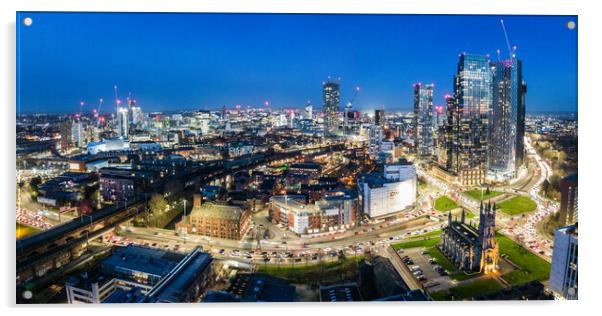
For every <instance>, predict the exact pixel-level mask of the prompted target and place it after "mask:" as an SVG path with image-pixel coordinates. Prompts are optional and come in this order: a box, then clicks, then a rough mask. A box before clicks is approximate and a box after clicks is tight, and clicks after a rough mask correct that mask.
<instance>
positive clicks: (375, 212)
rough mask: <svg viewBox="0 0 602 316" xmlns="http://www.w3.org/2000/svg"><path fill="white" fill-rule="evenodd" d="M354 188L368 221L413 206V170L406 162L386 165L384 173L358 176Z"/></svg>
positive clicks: (414, 183) (414, 184)
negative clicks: (356, 189)
mask: <svg viewBox="0 0 602 316" xmlns="http://www.w3.org/2000/svg"><path fill="white" fill-rule="evenodd" d="M357 185H358V191H359V198H360V205H361V206H362V209H363V214H364V215H367V216H369V217H371V218H374V217H380V216H386V215H390V214H393V213H397V212H400V211H403V210H405V209H409V208H411V207H412V206H414V205H415V204H416V167H415V166H414V165H412V164H410V163H407V162H405V161H404V162H400V163H397V164H392V165H385V167H384V172H383V173H370V174H361V175H360V176H359V178H358V180H357Z"/></svg>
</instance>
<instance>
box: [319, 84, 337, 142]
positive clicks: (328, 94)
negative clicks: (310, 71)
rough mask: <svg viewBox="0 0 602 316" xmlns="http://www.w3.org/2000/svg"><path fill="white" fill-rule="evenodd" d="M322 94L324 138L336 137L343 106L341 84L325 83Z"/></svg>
mask: <svg viewBox="0 0 602 316" xmlns="http://www.w3.org/2000/svg"><path fill="white" fill-rule="evenodd" d="M322 93H323V95H322V96H323V99H324V136H327V137H328V136H335V135H336V133H337V130H338V124H339V122H338V121H339V110H340V104H341V93H340V88H339V83H337V82H325V83H324V84H323V91H322Z"/></svg>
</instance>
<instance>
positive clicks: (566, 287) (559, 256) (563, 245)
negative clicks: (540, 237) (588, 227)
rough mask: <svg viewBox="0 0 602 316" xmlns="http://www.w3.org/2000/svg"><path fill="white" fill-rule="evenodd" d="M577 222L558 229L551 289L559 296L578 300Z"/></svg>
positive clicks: (551, 272) (551, 273) (553, 256)
mask: <svg viewBox="0 0 602 316" xmlns="http://www.w3.org/2000/svg"><path fill="white" fill-rule="evenodd" d="M577 242H578V228H577V223H575V224H574V225H570V226H566V227H563V228H560V229H557V230H556V233H555V234H554V252H553V253H552V269H551V271H550V289H552V291H553V292H554V293H555V294H556V295H557V296H559V297H561V298H564V299H569V300H576V299H577V298H578V293H577V288H578V286H577V283H578V282H577V250H578V247H577V246H578V243H577Z"/></svg>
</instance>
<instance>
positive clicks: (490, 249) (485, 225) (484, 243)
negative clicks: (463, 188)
mask: <svg viewBox="0 0 602 316" xmlns="http://www.w3.org/2000/svg"><path fill="white" fill-rule="evenodd" d="M496 209H497V206H496V205H495V203H494V204H493V206H492V205H491V202H489V203H487V204H485V205H483V202H481V207H480V209H479V239H478V245H479V247H480V248H481V249H480V257H481V258H480V261H481V271H482V272H485V273H487V272H495V271H496V270H497V263H498V256H499V248H498V244H497V240H496V239H495V215H496Z"/></svg>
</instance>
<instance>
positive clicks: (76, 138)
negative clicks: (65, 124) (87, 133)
mask: <svg viewBox="0 0 602 316" xmlns="http://www.w3.org/2000/svg"><path fill="white" fill-rule="evenodd" d="M71 142H72V143H73V145H75V146H76V147H79V148H83V147H85V146H86V142H85V140H84V128H83V125H82V122H81V121H80V119H79V118H77V119H76V120H75V121H73V124H72V125H71Z"/></svg>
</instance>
